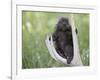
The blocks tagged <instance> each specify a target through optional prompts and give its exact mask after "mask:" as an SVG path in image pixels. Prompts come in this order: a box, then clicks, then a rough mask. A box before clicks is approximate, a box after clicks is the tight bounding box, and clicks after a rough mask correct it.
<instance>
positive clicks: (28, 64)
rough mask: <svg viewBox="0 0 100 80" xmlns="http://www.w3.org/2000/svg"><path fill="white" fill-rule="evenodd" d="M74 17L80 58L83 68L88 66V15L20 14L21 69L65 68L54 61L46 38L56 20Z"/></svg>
mask: <svg viewBox="0 0 100 80" xmlns="http://www.w3.org/2000/svg"><path fill="white" fill-rule="evenodd" d="M70 14H73V15H74V21H75V26H76V27H77V29H78V38H79V46H80V53H81V58H82V62H83V64H84V66H88V65H89V14H85V13H80V14H79V13H53V12H32V11H23V12H22V68H24V69H26V68H50V67H66V65H64V64H61V63H59V62H57V61H55V60H54V59H53V58H52V57H51V56H50V54H49V52H48V49H47V47H46V44H45V39H46V36H47V35H48V34H50V33H52V32H53V31H54V28H55V25H56V23H57V21H58V19H59V18H60V17H62V16H65V17H68V16H70Z"/></svg>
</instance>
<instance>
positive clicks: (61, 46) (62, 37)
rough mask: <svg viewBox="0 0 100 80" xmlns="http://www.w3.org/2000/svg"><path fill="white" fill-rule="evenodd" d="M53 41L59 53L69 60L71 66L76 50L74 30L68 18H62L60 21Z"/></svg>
mask: <svg viewBox="0 0 100 80" xmlns="http://www.w3.org/2000/svg"><path fill="white" fill-rule="evenodd" d="M53 40H54V41H55V47H56V51H57V53H58V54H59V55H60V56H62V57H63V58H65V59H67V64H70V63H71V61H72V59H73V56H74V52H73V51H74V49H73V38H72V28H71V25H70V23H69V20H68V18H65V17H62V18H60V19H59V21H58V23H57V24H56V28H55V31H54V33H53Z"/></svg>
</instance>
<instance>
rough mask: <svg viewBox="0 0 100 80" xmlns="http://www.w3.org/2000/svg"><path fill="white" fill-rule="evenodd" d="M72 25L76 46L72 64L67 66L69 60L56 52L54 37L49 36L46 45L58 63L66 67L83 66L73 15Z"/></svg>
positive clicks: (71, 18)
mask: <svg viewBox="0 0 100 80" xmlns="http://www.w3.org/2000/svg"><path fill="white" fill-rule="evenodd" d="M69 20H70V24H71V26H72V35H73V45H74V57H73V60H72V61H71V63H70V64H67V59H65V58H63V57H61V56H60V55H59V54H58V53H57V52H56V50H55V47H54V44H53V40H52V36H51V35H50V36H47V38H46V45H47V48H48V50H49V52H50V55H51V56H52V57H53V58H54V59H55V60H56V61H58V62H61V63H64V64H66V65H70V66H82V65H83V64H82V61H81V57H80V51H79V45H78V39H77V34H76V32H75V29H76V28H75V24H74V21H73V20H74V19H73V14H71V17H70V19H69Z"/></svg>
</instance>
